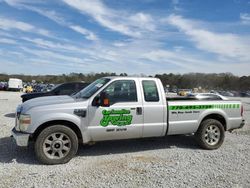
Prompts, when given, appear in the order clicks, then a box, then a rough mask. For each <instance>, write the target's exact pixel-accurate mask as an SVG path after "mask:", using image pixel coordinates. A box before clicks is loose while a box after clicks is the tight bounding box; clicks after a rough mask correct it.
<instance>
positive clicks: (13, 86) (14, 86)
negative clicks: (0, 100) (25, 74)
mask: <svg viewBox="0 0 250 188" xmlns="http://www.w3.org/2000/svg"><path fill="white" fill-rule="evenodd" d="M22 89H23V81H22V80H21V79H18V78H10V79H9V81H8V90H10V91H21V90H22Z"/></svg>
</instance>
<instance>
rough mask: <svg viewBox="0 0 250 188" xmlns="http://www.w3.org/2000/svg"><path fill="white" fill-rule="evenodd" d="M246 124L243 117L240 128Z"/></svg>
mask: <svg viewBox="0 0 250 188" xmlns="http://www.w3.org/2000/svg"><path fill="white" fill-rule="evenodd" d="M244 125H245V120H244V119H242V122H241V124H240V127H239V129H240V128H242V127H244Z"/></svg>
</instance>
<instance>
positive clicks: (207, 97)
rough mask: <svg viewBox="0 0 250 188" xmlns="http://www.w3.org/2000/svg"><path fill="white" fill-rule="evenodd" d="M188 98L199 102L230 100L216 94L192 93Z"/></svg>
mask: <svg viewBox="0 0 250 188" xmlns="http://www.w3.org/2000/svg"><path fill="white" fill-rule="evenodd" d="M188 96H189V97H194V98H196V99H198V100H228V98H227V97H225V96H222V95H220V94H215V93H191V94H189V95H188Z"/></svg>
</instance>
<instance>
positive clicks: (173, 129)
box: [12, 77, 244, 164]
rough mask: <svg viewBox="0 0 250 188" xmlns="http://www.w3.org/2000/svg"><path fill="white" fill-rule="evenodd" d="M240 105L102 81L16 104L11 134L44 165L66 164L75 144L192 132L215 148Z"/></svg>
mask: <svg viewBox="0 0 250 188" xmlns="http://www.w3.org/2000/svg"><path fill="white" fill-rule="evenodd" d="M242 113H243V107H242V104H241V102H240V101H230V100H212V101H209V100H195V99H192V100H182V99H181V100H177V99H176V100H170V101H168V100H167V99H166V96H165V92H164V88H163V86H162V83H161V81H160V80H159V79H157V78H139V77H138V78H134V77H105V78H101V79H98V80H96V81H95V82H93V83H92V84H90V85H89V86H88V87H86V88H84V89H83V90H82V91H80V92H79V93H77V94H76V95H74V96H52V97H42V98H36V99H32V100H29V101H27V102H24V103H23V104H22V105H20V106H18V108H17V112H16V125H15V127H14V128H13V130H12V135H13V137H14V138H15V140H16V143H17V145H18V146H28V145H29V143H30V141H33V142H34V143H35V153H36V156H37V158H38V159H39V160H40V161H41V162H42V163H45V164H60V163H66V162H68V161H69V160H70V159H71V158H72V157H73V156H74V155H75V154H76V152H77V150H78V143H83V144H88V143H91V142H96V141H103V140H116V139H131V138H145V137H162V136H166V135H177V134H190V133H195V137H196V138H197V141H198V143H199V144H200V146H201V147H202V148H205V149H217V148H219V147H220V146H221V144H222V143H223V140H224V135H225V131H227V130H233V129H237V128H241V127H242V126H243V125H244V120H243V117H242Z"/></svg>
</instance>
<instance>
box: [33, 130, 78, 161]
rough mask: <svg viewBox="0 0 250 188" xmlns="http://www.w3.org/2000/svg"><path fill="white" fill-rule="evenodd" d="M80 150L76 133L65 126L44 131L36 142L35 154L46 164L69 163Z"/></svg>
mask: <svg viewBox="0 0 250 188" xmlns="http://www.w3.org/2000/svg"><path fill="white" fill-rule="evenodd" d="M77 150H78V138H77V136H76V134H75V132H74V131H73V130H72V129H70V128H69V127H66V126H64V125H53V126H51V127H48V128H46V129H44V130H43V131H42V132H41V133H40V134H39V135H38V137H37V139H36V142H35V153H36V156H37V158H38V160H39V161H41V162H42V163H44V164H63V163H67V162H69V161H70V160H71V159H72V158H73V156H74V155H75V154H76V152H77Z"/></svg>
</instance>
